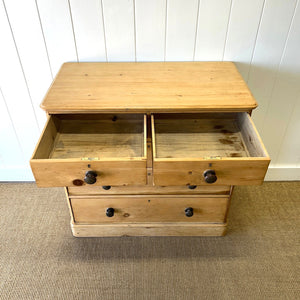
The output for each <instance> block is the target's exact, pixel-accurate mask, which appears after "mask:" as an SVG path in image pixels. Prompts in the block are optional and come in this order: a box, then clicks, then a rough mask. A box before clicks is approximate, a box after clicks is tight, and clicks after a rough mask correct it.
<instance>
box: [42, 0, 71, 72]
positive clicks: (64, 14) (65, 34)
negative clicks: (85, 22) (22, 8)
mask: <svg viewBox="0 0 300 300" xmlns="http://www.w3.org/2000/svg"><path fill="white" fill-rule="evenodd" d="M37 4H38V9H39V13H40V17H41V21H42V26H43V31H44V35H45V39H46V46H47V49H48V53H49V58H50V63H51V67H52V71H53V74H56V73H57V72H58V70H59V68H60V67H61V65H62V64H63V63H64V62H67V61H77V55H76V47H75V42H74V35H73V29H72V22H71V16H70V10H69V4H68V0H51V1H48V0H37Z"/></svg>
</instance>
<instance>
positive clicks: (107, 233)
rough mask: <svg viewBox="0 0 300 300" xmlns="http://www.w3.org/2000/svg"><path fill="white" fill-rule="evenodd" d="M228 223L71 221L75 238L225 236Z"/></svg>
mask: <svg viewBox="0 0 300 300" xmlns="http://www.w3.org/2000/svg"><path fill="white" fill-rule="evenodd" d="M226 225H227V224H226V223H223V224H209V223H207V224H203V223H202V224H201V223H140V224H101V225H100V224H95V225H89V224H76V223H74V222H72V221H71V229H72V233H73V235H74V236H75V237H113V236H118V237H120V236H223V235H225V234H226V227H227V226H226Z"/></svg>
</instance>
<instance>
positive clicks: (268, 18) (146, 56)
mask: <svg viewBox="0 0 300 300" xmlns="http://www.w3.org/2000/svg"><path fill="white" fill-rule="evenodd" d="M299 1H300V0H290V1H284V0H253V1H246V0H151V1H147V0H88V1H83V0H51V1H49V0H27V1H20V0H2V1H0V41H1V47H0V89H1V90H0V140H1V147H0V181H1V180H31V179H32V175H31V171H30V168H29V164H28V160H29V158H30V156H31V154H32V152H33V148H34V146H35V144H36V141H37V139H38V135H39V127H40V128H42V126H43V123H44V120H45V115H44V113H43V111H42V110H41V109H40V108H39V104H40V102H41V101H42V98H43V96H44V94H45V93H46V91H47V89H48V86H49V84H50V81H51V79H52V75H56V73H57V71H58V69H59V68H60V66H61V64H62V63H64V62H66V61H77V60H79V61H106V60H109V61H135V60H138V61H162V60H164V59H166V60H169V61H176V60H178V61H185V60H186V61H191V60H193V59H194V60H216V61H220V60H222V59H224V60H231V61H235V62H236V64H237V66H238V68H239V70H240V72H241V73H242V75H243V77H244V78H245V79H246V80H247V79H248V85H249V87H250V90H251V92H252V93H253V94H254V96H255V98H256V99H257V101H258V104H259V107H258V109H256V110H254V112H253V118H254V121H255V123H256V125H257V127H258V130H259V132H260V134H261V136H262V138H263V140H264V143H265V145H266V147H267V149H268V151H269V153H270V154H271V158H272V164H271V166H273V167H274V166H275V167H276V168H273V169H271V172H269V174H271V175H270V176H269V179H272V178H275V179H285V178H288V179H293V178H295V179H296V178H300V177H299V176H300V174H299V173H300V172H299V170H300V138H299V132H300V88H299V87H298V86H299V85H300V84H299V82H300V60H299V53H300V12H299V10H300V5H299ZM297 167H298V169H297ZM280 169H282V172H281V171H278V170H280ZM290 170H292V172H290ZM273 171H274V172H273ZM272 174H273V175H272ZM280 174H282V175H280ZM290 174H292V175H290ZM272 176H273V177H272ZM280 176H283V177H280Z"/></svg>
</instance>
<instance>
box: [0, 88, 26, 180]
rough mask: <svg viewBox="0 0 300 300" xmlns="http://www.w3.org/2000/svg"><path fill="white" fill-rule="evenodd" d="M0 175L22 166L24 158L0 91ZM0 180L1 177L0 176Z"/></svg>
mask: <svg viewBox="0 0 300 300" xmlns="http://www.w3.org/2000/svg"><path fill="white" fill-rule="evenodd" d="M0 120H1V122H0V141H1V147H0V173H1V170H2V172H5V170H4V169H5V168H9V167H12V166H14V165H24V156H23V153H22V151H21V148H20V145H19V143H18V139H17V136H16V134H15V130H14V128H13V124H12V122H11V119H10V117H9V113H8V110H7V108H6V105H5V100H4V98H3V95H2V92H1V90H0ZM0 178H1V175H0Z"/></svg>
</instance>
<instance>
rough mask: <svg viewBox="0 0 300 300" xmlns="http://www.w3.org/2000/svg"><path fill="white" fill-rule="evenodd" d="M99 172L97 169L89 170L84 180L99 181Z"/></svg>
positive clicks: (90, 182)
mask: <svg viewBox="0 0 300 300" xmlns="http://www.w3.org/2000/svg"><path fill="white" fill-rule="evenodd" d="M96 177H97V173H96V172H95V171H87V172H86V173H85V177H84V182H86V183H87V184H94V183H95V182H96V181H97V178H96Z"/></svg>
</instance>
